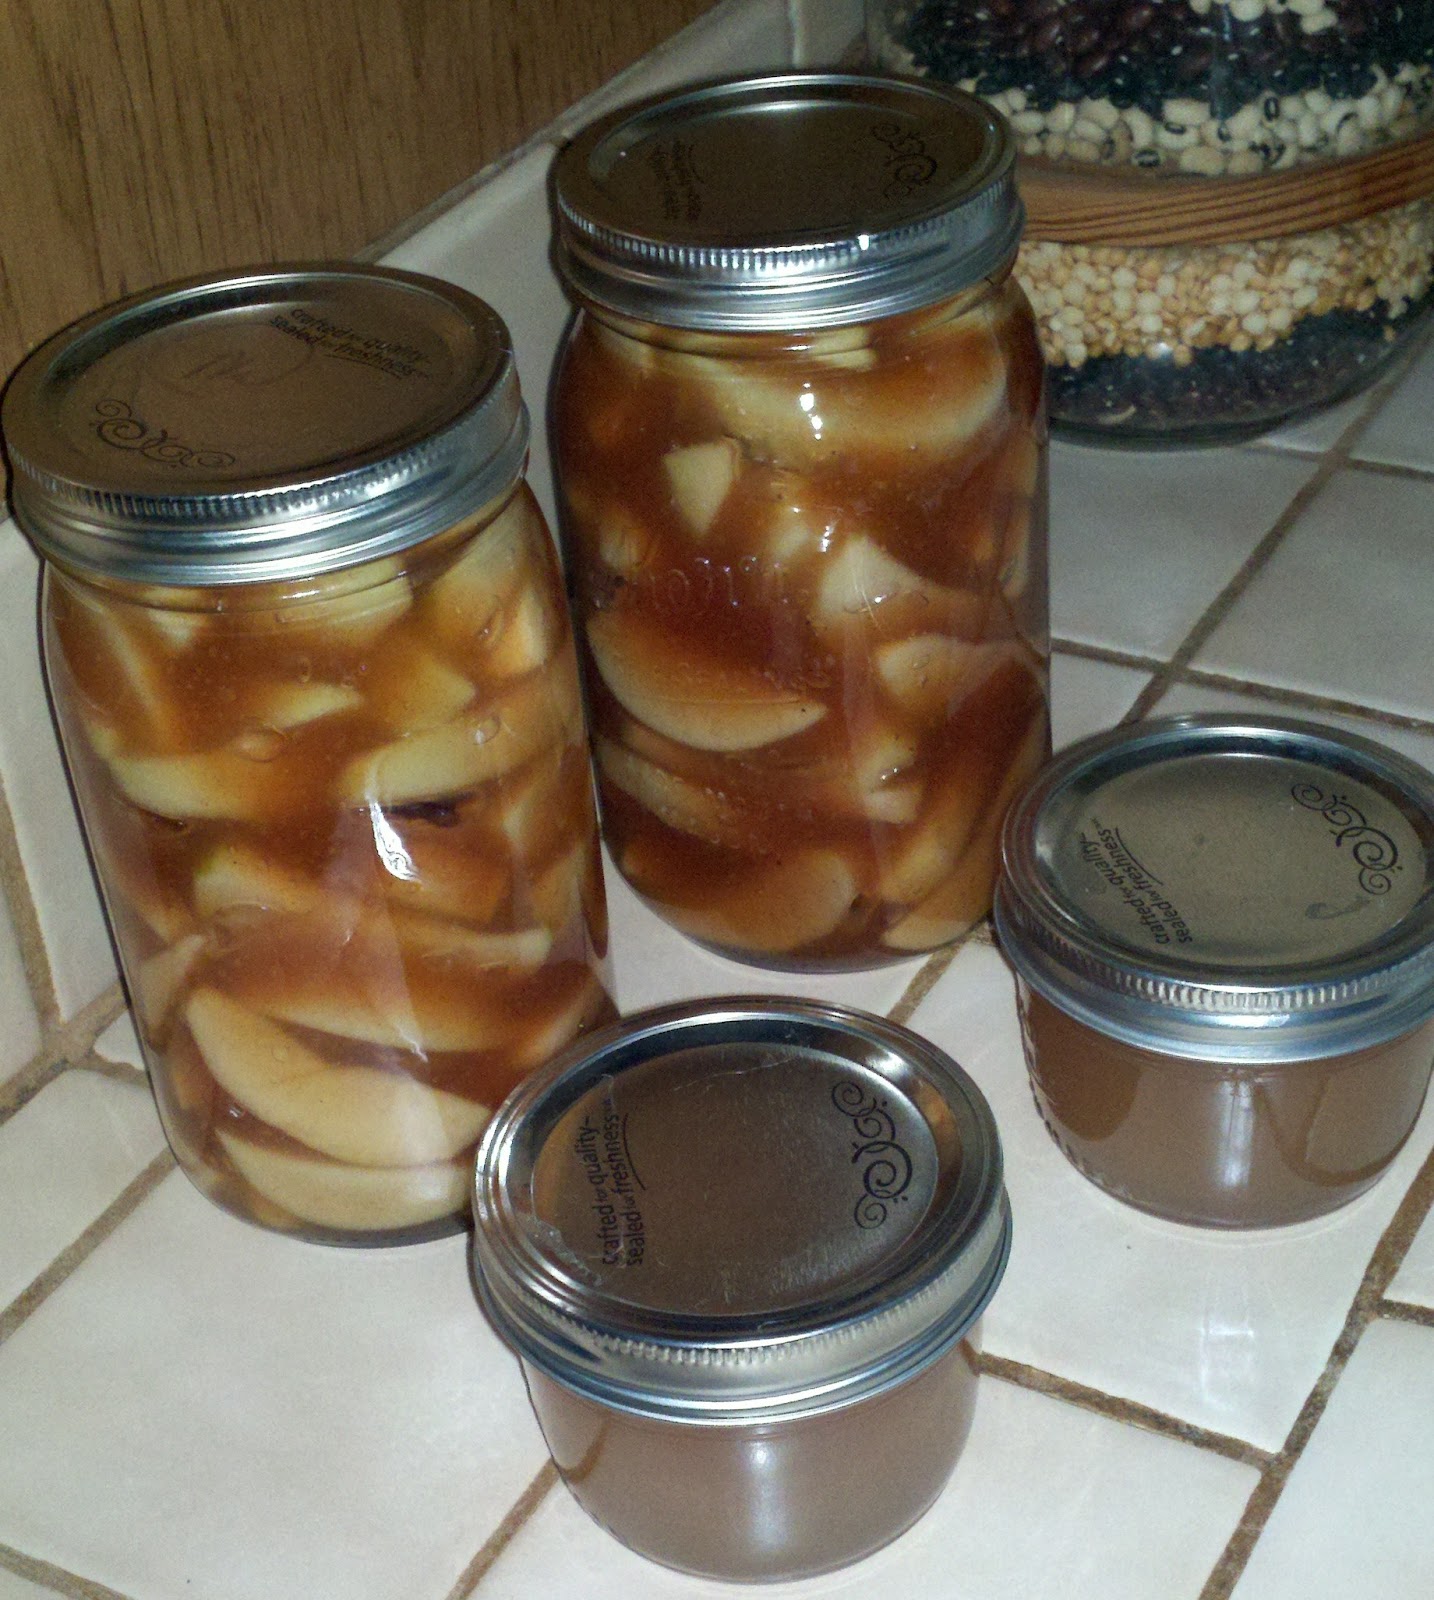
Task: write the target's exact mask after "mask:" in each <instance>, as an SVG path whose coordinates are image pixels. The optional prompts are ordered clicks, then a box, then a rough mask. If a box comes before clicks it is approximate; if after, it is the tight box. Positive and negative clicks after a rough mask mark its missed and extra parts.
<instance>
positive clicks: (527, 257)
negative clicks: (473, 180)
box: [384, 144, 568, 522]
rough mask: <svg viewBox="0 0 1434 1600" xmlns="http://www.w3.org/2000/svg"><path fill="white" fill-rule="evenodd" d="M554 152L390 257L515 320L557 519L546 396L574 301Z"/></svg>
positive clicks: (547, 504)
mask: <svg viewBox="0 0 1434 1600" xmlns="http://www.w3.org/2000/svg"><path fill="white" fill-rule="evenodd" d="M552 159H553V147H552V145H549V144H543V145H538V146H535V147H534V148H533V149H532V150H530V151H528V153H527V154H526V155H524V156H523V157H521V159H519V160H518V161H516V162H515V163H514V164H513V165H512V166H510V167H507V168H506V169H505V170H504V171H502V172H500V173H499V174H498V175H497V176H496V177H494V178H492V179H491V180H490V181H489V182H487V183H485V184H483V185H482V187H481V188H478V189H475V190H474V191H473V193H472V194H469V195H466V196H465V197H464V198H463V199H462V200H460V201H458V202H457V204H456V205H454V206H453V207H452V209H451V210H449V211H446V212H445V213H444V214H443V215H442V216H441V217H439V218H438V219H437V220H436V221H434V222H432V223H430V224H429V225H428V226H427V227H426V228H424V229H423V230H422V231H421V232H419V233H417V234H415V235H414V236H413V237H412V238H411V239H408V240H406V241H405V242H404V243H403V244H402V245H400V246H399V247H398V249H396V250H394V251H392V252H391V253H390V254H389V255H388V256H386V257H385V258H384V261H385V264H386V265H388V266H395V267H404V268H407V269H408V270H409V271H410V272H427V273H430V274H432V275H433V276H435V277H439V278H445V279H447V280H448V281H449V282H451V283H456V284H459V285H460V286H461V287H462V288H464V289H467V290H469V291H470V292H471V293H473V294H476V295H478V296H480V297H481V298H482V299H484V300H486V301H487V302H488V304H489V305H491V306H492V307H493V309H494V310H495V311H496V312H497V313H498V314H499V316H501V317H502V318H503V320H504V321H505V322H506V323H507V324H508V330H509V332H510V333H511V334H512V336H513V350H514V354H515V357H516V359H517V364H518V382H519V384H520V385H521V387H522V390H523V397H524V399H525V400H526V401H527V403H528V409H529V411H530V412H531V414H532V419H533V444H532V450H531V454H530V457H529V465H528V481H529V483H530V484H531V485H532V487H533V492H534V493H535V494H536V495H537V497H538V499H539V501H540V503H541V504H542V507H543V510H544V512H545V513H546V515H547V517H548V519H549V521H550V522H551V521H552V517H553V491H552V473H551V471H550V469H549V466H548V448H547V437H546V431H545V429H546V423H545V417H546V402H547V394H548V383H549V380H550V377H551V374H552V368H553V361H554V358H555V356H556V354H557V349H558V344H559V341H560V340H561V338H562V333H563V329H564V327H565V326H566V324H567V319H568V302H567V300H566V298H565V297H564V295H563V291H562V288H561V286H560V284H559V282H558V278H557V274H556V273H555V272H554V271H553V267H552V263H551V261H550V259H549V254H548V233H549V214H548V197H547V175H548V168H549V166H550V165H551V164H552Z"/></svg>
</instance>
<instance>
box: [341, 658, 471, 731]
mask: <svg viewBox="0 0 1434 1600" xmlns="http://www.w3.org/2000/svg"><path fill="white" fill-rule="evenodd" d="M395 643H397V641H395ZM404 644H405V648H404V649H401V650H399V649H392V648H390V649H387V650H383V651H381V652H379V654H378V655H377V656H376V657H375V659H374V660H373V661H371V662H370V663H369V669H368V672H367V674H366V676H365V679H364V699H365V701H366V702H367V704H368V707H369V709H370V710H371V711H372V712H373V713H374V715H375V716H376V717H378V719H379V720H380V721H381V722H383V723H384V724H386V725H387V726H388V727H389V728H391V729H393V731H394V732H395V733H400V734H403V733H420V732H423V731H425V730H426V729H429V728H436V727H440V726H441V725H442V724H443V723H445V722H451V721H452V720H453V719H454V718H455V717H456V716H458V715H459V713H460V712H461V711H462V710H463V709H464V707H465V706H468V705H471V704H472V702H473V699H474V697H475V696H476V694H477V692H478V691H477V690H476V689H475V688H474V686H473V683H472V681H471V679H469V678H468V677H466V676H465V675H464V674H463V673H461V672H458V671H456V670H455V669H454V668H453V667H450V666H449V665H448V663H447V662H446V661H443V660H442V659H440V658H439V657H438V656H436V655H435V654H434V653H433V652H432V651H431V650H428V649H425V648H424V647H423V646H422V645H417V644H410V643H408V641H406V640H405V641H404Z"/></svg>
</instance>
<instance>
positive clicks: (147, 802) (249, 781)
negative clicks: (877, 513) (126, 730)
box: [106, 747, 284, 822]
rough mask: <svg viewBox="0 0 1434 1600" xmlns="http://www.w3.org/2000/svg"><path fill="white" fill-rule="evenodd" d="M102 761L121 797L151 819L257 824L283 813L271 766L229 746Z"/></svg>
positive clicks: (279, 784)
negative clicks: (157, 817)
mask: <svg viewBox="0 0 1434 1600" xmlns="http://www.w3.org/2000/svg"><path fill="white" fill-rule="evenodd" d="M106 759H107V765H108V767H109V770H110V773H111V775H112V776H113V778H114V781H115V783H116V784H117V785H118V787H119V789H120V792H121V793H122V794H123V795H124V796H125V798H126V799H127V800H129V801H130V802H131V803H132V804H134V805H136V806H138V807H139V808H140V809H141V810H143V811H152V812H154V813H155V815H156V816H161V817H170V818H172V819H174V820H175V821H199V820H209V821H216V822H262V821H267V820H270V819H272V817H273V816H274V815H275V813H276V811H282V809H283V801H284V795H283V786H282V784H281V783H280V782H279V781H278V779H277V778H276V775H275V773H274V771H273V767H272V764H271V763H267V762H264V761H260V760H255V759H253V758H252V757H251V756H247V755H244V754H243V753H242V752H241V751H240V750H238V749H235V748H232V747H224V748H222V749H219V750H202V751H195V752H192V753H191V754H188V755H178V756H132V755H120V754H118V753H116V754H112V755H110V756H108V757H107V758H106Z"/></svg>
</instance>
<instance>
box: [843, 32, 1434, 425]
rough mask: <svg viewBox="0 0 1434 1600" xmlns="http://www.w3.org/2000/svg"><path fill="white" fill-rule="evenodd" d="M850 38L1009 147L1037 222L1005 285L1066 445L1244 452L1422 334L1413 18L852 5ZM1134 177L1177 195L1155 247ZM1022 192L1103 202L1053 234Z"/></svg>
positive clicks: (1424, 198) (1423, 156)
mask: <svg viewBox="0 0 1434 1600" xmlns="http://www.w3.org/2000/svg"><path fill="white" fill-rule="evenodd" d="M866 15H867V37H868V44H869V48H870V51H871V54H872V56H873V58H874V59H875V60H877V61H878V62H880V63H882V64H883V65H884V66H886V67H888V68H891V69H894V70H898V71H903V72H910V73H913V74H915V75H917V76H920V77H925V76H927V75H930V76H931V77H933V78H935V79H938V80H940V81H944V82H950V83H955V84H959V85H961V86H963V87H965V88H968V89H970V90H972V91H973V92H975V93H977V94H980V95H981V96H982V97H983V98H984V99H986V100H987V101H988V102H989V103H990V104H991V105H993V106H994V107H995V108H996V109H997V110H999V111H1001V112H1002V113H1003V114H1004V115H1005V116H1006V117H1007V118H1008V119H1009V120H1010V122H1011V124H1012V127H1013V129H1014V130H1015V135H1016V138H1017V140H1018V142H1019V145H1020V150H1021V155H1022V158H1023V162H1024V164H1025V169H1024V176H1023V186H1024V187H1025V188H1026V191H1027V194H1026V198H1027V203H1028V205H1029V206H1030V210H1031V227H1030V229H1029V232H1028V235H1027V240H1026V244H1025V246H1024V248H1023V250H1022V253H1021V259H1020V261H1019V263H1018V266H1017V269H1016V270H1017V275H1018V277H1019V278H1020V279H1021V282H1022V284H1023V285H1024V287H1025V288H1026V291H1027V293H1028V294H1029V295H1030V296H1031V300H1032V303H1033V305H1034V307H1035V310H1036V317H1037V321H1038V323H1039V326H1040V329H1041V337H1042V343H1043V346H1044V350H1045V354H1046V358H1047V360H1048V362H1049V363H1050V411H1051V418H1052V421H1053V423H1055V424H1056V425H1057V426H1059V427H1060V428H1062V429H1063V430H1066V431H1068V432H1070V433H1072V434H1074V435H1077V436H1079V437H1082V438H1085V439H1089V440H1092V441H1095V442H1105V443H1116V444H1119V443H1130V444H1142V445H1150V444H1162V443H1164V444H1173V445H1184V444H1200V443H1218V442H1221V441H1225V440H1230V439H1237V438H1241V437H1247V436H1250V435H1253V434H1258V433H1260V432H1263V431H1266V430H1267V429H1269V428H1271V427H1273V426H1275V425H1277V424H1279V423H1282V422H1285V421H1288V420H1292V419H1294V418H1297V417H1299V416H1301V415H1304V414H1306V413H1309V412H1311V411H1316V410H1319V409H1321V408H1323V407H1326V406H1328V405H1330V404H1332V403H1333V402H1335V401H1336V400H1339V399H1342V398H1344V397H1345V396H1347V395H1349V394H1350V393H1352V392H1354V391H1356V390H1358V389H1359V388H1361V387H1362V386H1364V385H1366V384H1368V383H1369V382H1370V381H1372V380H1373V379H1374V378H1375V377H1376V376H1377V375H1378V374H1379V373H1380V372H1381V371H1382V370H1383V369H1384V368H1385V367H1386V366H1387V364H1388V362H1389V360H1390V358H1391V357H1392V356H1394V355H1396V354H1398V353H1399V352H1400V351H1401V350H1403V349H1404V348H1406V347H1407V345H1408V344H1409V342H1410V340H1411V339H1412V337H1413V336H1414V335H1415V334H1417V333H1418V332H1419V331H1420V330H1421V329H1422V328H1423V326H1424V324H1425V321H1426V318H1427V313H1428V311H1429V308H1430V305H1431V301H1434V203H1431V202H1430V200H1429V199H1428V194H1429V188H1430V185H1429V181H1428V174H1429V171H1430V170H1431V165H1434V149H1431V139H1434V135H1431V132H1430V130H1431V128H1434V9H1431V8H1430V7H1429V6H1428V5H1427V4H1421V5H1402V6H1394V5H1387V4H1384V3H1382V0H1200V3H1195V0H1123V3H1121V4H1106V3H1104V0H1042V3H1040V4H1034V5H1017V4H1013V3H1011V0H867V8H866ZM1121 168H1124V169H1126V174H1127V178H1126V182H1125V184H1124V186H1121V185H1120V184H1119V183H1116V184H1114V185H1112V184H1111V183H1110V182H1109V181H1108V180H1109V177H1110V175H1111V174H1112V172H1114V171H1116V169H1121ZM1092 175H1094V179H1093V176H1092ZM1117 175H1118V174H1117ZM1145 177H1150V178H1153V179H1155V180H1157V185H1156V187H1157V188H1158V187H1159V186H1160V185H1166V186H1169V185H1172V184H1173V185H1174V187H1175V189H1177V190H1183V191H1185V194H1184V195H1183V196H1182V198H1181V199H1180V200H1179V201H1176V202H1172V203H1171V204H1170V205H1169V207H1168V216H1169V219H1170V224H1171V225H1170V227H1169V228H1168V229H1166V230H1164V231H1163V232H1162V231H1161V230H1158V229H1152V227H1151V217H1150V214H1149V212H1148V211H1147V210H1145V209H1144V208H1145V206H1146V205H1147V203H1148V202H1149V201H1150V200H1151V197H1152V186H1151V185H1150V184H1145V183H1142V182H1141V181H1140V180H1141V179H1142V178H1145ZM1037 181H1039V182H1040V184H1041V185H1042V186H1043V187H1048V188H1049V192H1050V193H1051V194H1052V195H1055V196H1059V195H1060V194H1061V192H1062V189H1063V188H1064V193H1065V195H1066V196H1067V197H1069V196H1071V195H1078V194H1080V193H1081V192H1082V187H1083V186H1088V185H1090V184H1091V183H1092V181H1094V182H1095V183H1096V185H1097V188H1096V189H1094V190H1091V191H1090V194H1091V202H1090V208H1089V212H1090V214H1089V220H1090V224H1091V225H1090V226H1089V227H1086V228H1082V229H1079V230H1076V231H1072V230H1071V229H1070V228H1069V226H1068V223H1069V220H1070V219H1069V216H1068V215H1062V216H1061V217H1060V218H1059V219H1056V218H1053V217H1048V216H1047V215H1046V208H1045V206H1044V205H1043V203H1042V201H1041V199H1040V197H1039V196H1038V194H1037V192H1036V189H1035V184H1036V182H1037ZM1102 185H1103V186H1102ZM1170 192H1171V191H1170V190H1169V189H1168V188H1167V193H1170ZM1321 197H1323V198H1321ZM1197 214H1198V216H1199V217H1201V218H1209V219H1214V220H1215V221H1216V222H1217V223H1218V226H1217V227H1216V228H1213V229H1212V230H1211V231H1210V232H1209V235H1208V236H1206V235H1205V234H1204V233H1203V232H1201V230H1200V229H1199V228H1197V227H1196V226H1195V225H1194V223H1193V220H1192V219H1193V218H1194V216H1195V215H1197Z"/></svg>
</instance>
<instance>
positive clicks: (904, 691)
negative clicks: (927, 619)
mask: <svg viewBox="0 0 1434 1600" xmlns="http://www.w3.org/2000/svg"><path fill="white" fill-rule="evenodd" d="M1010 648H1011V647H1010V646H1009V645H1005V644H973V643H972V642H971V641H970V640H968V639H958V638H955V637H953V636H952V635H951V634H949V633H918V634H912V635H908V636H907V637H906V638H904V639H893V640H891V641H890V642H889V643H886V644H880V645H878V646H877V647H876V649H875V652H874V658H875V661H876V674H877V677H878V678H880V680H881V682H882V685H883V686H884V687H885V689H886V691H887V693H888V694H890V695H891V697H892V699H893V700H895V701H896V703H897V704H898V705H899V706H900V707H901V708H902V709H903V710H904V711H907V712H910V713H911V715H912V716H913V717H915V718H917V719H919V720H920V721H921V722H924V723H931V722H933V721H935V720H937V719H941V718H944V717H946V716H949V715H950V713H951V711H952V710H953V709H954V708H955V707H956V705H957V704H958V703H959V702H960V700H961V698H962V696H963V695H965V694H966V693H967V692H968V691H969V690H970V689H971V688H972V687H973V685H975V684H978V683H980V682H981V681H982V680H983V679H985V678H986V677H988V676H989V675H990V673H991V672H992V671H994V669H995V667H996V664H997V662H998V661H999V660H1000V658H1001V656H1002V655H1003V654H1005V653H1007V652H1009V650H1010Z"/></svg>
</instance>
